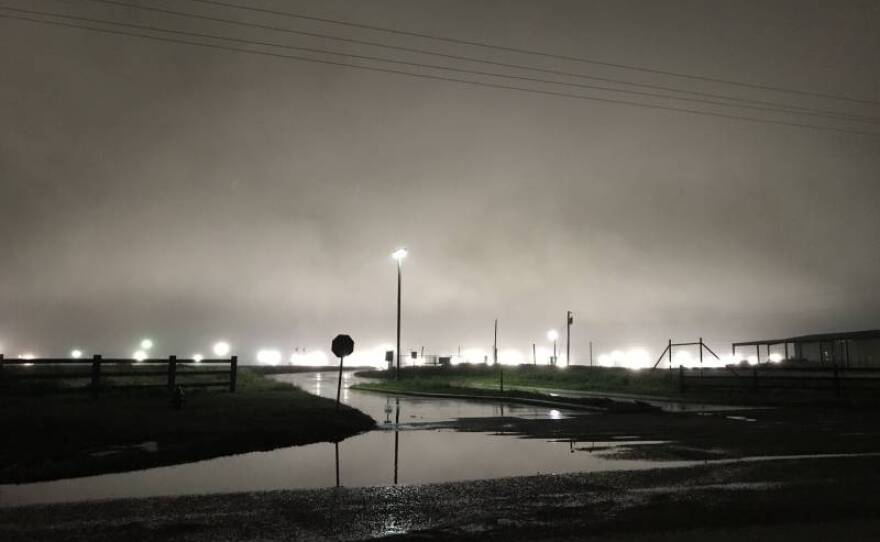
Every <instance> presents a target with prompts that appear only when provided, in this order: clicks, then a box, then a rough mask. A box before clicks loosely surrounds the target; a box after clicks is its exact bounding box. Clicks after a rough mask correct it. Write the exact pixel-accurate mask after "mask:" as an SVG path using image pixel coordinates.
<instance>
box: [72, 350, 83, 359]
mask: <svg viewBox="0 0 880 542" xmlns="http://www.w3.org/2000/svg"><path fill="white" fill-rule="evenodd" d="M70 357H72V358H73V359H79V358H81V357H83V353H82V350H78V349H76V348H74V349H73V350H71V351H70Z"/></svg>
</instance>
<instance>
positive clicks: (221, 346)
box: [214, 341, 229, 357]
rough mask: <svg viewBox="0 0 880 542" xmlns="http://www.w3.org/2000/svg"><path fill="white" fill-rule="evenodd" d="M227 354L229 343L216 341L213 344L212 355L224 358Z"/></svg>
mask: <svg viewBox="0 0 880 542" xmlns="http://www.w3.org/2000/svg"><path fill="white" fill-rule="evenodd" d="M228 354H229V343H228V342H226V341H218V342H216V343H214V355H215V356H220V357H224V356H226V355H228Z"/></svg>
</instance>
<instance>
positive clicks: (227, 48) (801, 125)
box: [0, 8, 880, 137]
mask: <svg viewBox="0 0 880 542" xmlns="http://www.w3.org/2000/svg"><path fill="white" fill-rule="evenodd" d="M4 9H9V8H4ZM0 18H6V19H15V20H19V21H27V22H32V23H37V24H47V25H54V26H62V27H68V28H77V29H82V30H88V31H91V32H99V33H104V34H113V35H119V36H128V37H137V38H143V39H149V40H154V41H159V42H166V43H177V44H184V45H192V46H196V47H203V48H208V49H216V50H222V51H234V52H240V53H249V54H254V55H262V56H270V57H275V58H282V59H288V60H298V61H302V62H311V63H315V64H324V65H329V66H337V67H344V68H353V69H358V70H364V71H374V72H381V73H389V74H394V75H404V76H408V77H415V78H420V79H428V80H433V81H448V82H453V83H461V84H465V85H470V86H478V87H486V88H494V89H500V90H511V91H519V92H526V93H531V94H540V95H546V96H556V97H561V98H572V99H577V100H586V101H595V102H602V103H611V104H618V105H629V106H634V107H641V108H645V109H655V110H660V111H672V112H678V113H689V114H693V115H701V116H707V117H715V118H722V119H732V120H740V121H746V122H754V123H761V124H773V125H779V126H791V127H796V128H808V129H814V130H827V131H833V132H839V133H845V134H857V135H867V136H875V137H876V136H880V133H878V132H870V131H862V130H852V129H847V128H837V127H832V126H822V125H817V124H807V123H800V122H789V121H783V120H771V119H762V118H756V117H745V116H741V115H731V114H726V113H716V112H710V111H700V110H695V109H686V108H682V107H672V106H663V105H654V104H645V103H639V102H631V101H627V100H617V99H613V98H600V97H595V96H583V95H579V94H568V93H564V92H556V91H551V90H541V89H535V88H529V87H517V86H512V85H501V84H497V83H487V82H484V81H474V80H470V79H458V78H453V77H443V76H439V75H431V74H425V73H413V72H407V71H403V70H394V69H390V68H378V67H374V66H362V65H359V64H350V63H346V62H336V61H331V60H319V59H315V58H309V57H303V56H298V55H288V54H283V53H276V52H271V51H261V50H255V49H242V48H238V47H231V46H228V45H218V44H213V43H203V42H196V41H187V40H181V39H176V38H166V37H161V36H155V35H150V34H139V33H134V32H125V31H122V30H111V29H107V28H96V27H92V26H86V25H80V24H76V23H67V22H61V21H49V20H44V19H34V18H31V17H25V16H20V15H7V14H0Z"/></svg>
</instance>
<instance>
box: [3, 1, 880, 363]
mask: <svg viewBox="0 0 880 542" xmlns="http://www.w3.org/2000/svg"><path fill="white" fill-rule="evenodd" d="M129 1H134V0H129ZM234 1H235V2H236V3H240V4H245V5H249V6H258V7H263V8H275V9H283V10H285V11H290V12H295V13H304V14H309V15H313V16H319V17H327V18H332V19H340V20H346V21H353V22H358V23H364V24H369V25H378V26H383V27H389V28H396V29H401V30H406V31H411V32H422V33H429V34H434V35H439V36H447V37H453V38H458V39H463V40H471V41H481V42H491V43H494V44H502V45H505V46H510V47H515V48H521V49H531V50H540V51H548V52H554V53H559V54H562V55H566V56H575V57H585V58H590V59H598V60H603V61H607V62H612V63H619V64H626V65H633V66H641V67H648V68H652V69H659V70H664V71H672V72H681V73H687V74H698V75H701V76H706V77H712V78H722V79H727V80H734V81H740V82H746V83H749V84H756V85H767V86H774V87H784V88H789V89H800V90H806V91H810V92H815V93H822V94H829V95H836V96H846V97H850V98H854V99H858V100H862V101H861V102H856V101H851V100H834V99H830V98H819V97H815V96H805V95H798V94H793V93H782V92H775V91H769V90H758V89H754V88H746V87H741V86H732V85H723V84H717V83H709V82H701V81H696V80H690V79H684V78H676V77H671V76H661V75H658V74H651V73H647V72H639V71H632V70H623V69H618V68H610V67H601V66H597V65H589V64H583V63H576V62H571V61H563V60H560V59H554V58H548V57H536V56H529V55H523V54H516V53H512V52H504V51H499V50H491V49H483V48H477V47H473V46H463V45H454V44H450V43H446V42H439V41H432V40H428V39H419V38H415V37H412V36H401V35H393V34H385V33H382V32H378V31H372V30H367V29H362V28H352V27H345V26H339V25H333V24H329V23H320V22H316V21H304V20H297V19H289V18H287V19H286V18H283V17H280V16H272V15H269V14H265V13H258V12H247V11H242V10H235V9H231V8H224V7H219V6H212V5H208V4H204V3H197V2H190V1H175V2H171V1H158V0H157V1H155V2H148V1H145V0H144V1H141V2H136V1H134V3H136V4H138V3H139V4H141V5H144V6H161V7H165V8H169V9H175V10H180V11H187V12H191V13H202V14H210V15H212V16H218V17H224V18H233V19H238V20H242V21H251V22H259V23H263V24H273V25H279V26H285V27H288V28H295V29H299V30H306V31H313V32H323V33H328V34H333V35H336V36H342V37H349V38H357V39H369V40H375V41H382V42H386V43H390V44H395V45H403V46H411V47H420V48H428V49H431V50H435V51H439V52H445V53H451V54H464V55H469V56H479V57H481V58H486V59H492V60H495V61H501V62H512V63H519V64H529V65H533V66H541V67H544V68H547V69H556V70H564V71H571V72H579V73H585V74H591V75H594V76H601V77H608V78H619V79H626V80H629V81H635V82H640V83H646V84H654V85H667V86H674V87H677V88H682V89H688V90H693V91H699V92H714V93H720V94H725V95H728V96H739V97H743V98H748V99H755V100H767V101H773V102H776V103H779V104H786V105H791V106H799V107H808V108H816V109H823V110H832V111H839V112H843V113H847V114H850V115H858V116H861V117H873V118H875V119H880V2H877V1H834V2H832V1H824V2H819V1H803V0H787V1H782V0H772V1H767V0H760V1H758V0H750V1H729V2H721V1H715V2H710V1H696V0H692V1H686V0H677V1H665V2H655V1H649V0H644V1H613V2H612V1H607V2H599V1H583V2H575V1H541V2H538V1H533V2H526V1H519V2H508V1H483V2H473V1H470V0H461V1H446V2H428V1H411V0H399V1H374V2H363V1H349V2H342V1H324V0H321V1H313V2H282V1H280V0H275V1H272V0H234ZM0 5H2V6H5V7H15V8H20V9H30V10H39V11H47V12H49V11H51V12H55V13H65V14H71V15H75V16H80V17H94V18H100V19H113V20H118V21H122V22H126V23H133V24H139V25H161V26H163V27H167V28H174V29H180V30H184V31H199V32H212V33H222V34H224V35H228V36H236V37H238V38H241V39H249V40H267V41H273V42H283V43H287V44H292V45H297V46H307V47H320V48H327V49H333V50H335V51H339V52H350V53H356V54H372V55H382V56H385V57H388V58H394V59H404V60H408V61H409V60H415V61H426V62H432V63H441V64H444V65H448V66H463V67H467V68H471V69H492V70H495V71H505V72H507V73H515V70H512V69H506V70H504V69H502V68H497V67H491V66H489V67H487V66H481V65H477V64H474V63H470V64H468V63H466V62H460V61H454V60H449V59H446V60H444V59H438V58H431V57H426V56H424V55H421V56H420V55H416V54H407V53H403V52H399V51H388V50H383V49H379V48H375V47H373V48H370V47H367V46H356V45H352V44H345V43H336V42H332V41H328V40H326V39H318V38H306V37H301V36H295V35H289V34H285V33H277V32H275V33H273V32H270V31H267V30H260V29H255V28H243V27H236V26H233V25H228V24H220V23H209V22H206V21H196V20H191V19H189V20H188V19H185V18H181V17H174V16H172V15H168V14H160V13H151V12H146V11H141V10H134V9H130V8H125V7H121V6H111V5H106V4H102V3H96V2H91V1H88V0H80V1H67V0H58V1H55V0H33V1H31V0H28V1H25V0H0ZM10 14H13V12H10V11H8V10H2V9H0V15H10ZM15 14H16V15H17V16H18V15H21V13H18V12H15ZM33 17H35V18H40V17H36V16H33ZM42 18H45V17H42ZM128 31H133V30H131V29H129V30H128ZM263 49H264V50H265V49H266V48H265V47H264V48H263ZM284 53H285V54H298V53H296V52H293V51H285V52H284ZM306 56H312V57H314V58H318V59H329V60H334V61H345V62H355V63H360V64H363V65H378V64H377V63H375V62H368V61H351V60H345V59H344V58H340V57H330V56H327V55H323V56H322V55H320V54H312V55H306ZM407 70H410V71H419V72H420V73H438V72H437V71H436V70H435V71H431V70H427V69H418V68H412V69H410V68H407ZM442 75H448V74H442ZM533 75H534V74H533ZM456 77H461V78H470V79H479V78H478V77H474V76H456ZM536 77H546V75H541V74H538V75H536ZM482 80H488V79H486V78H482ZM580 82H582V83H587V84H595V83H590V82H589V81H580ZM514 86H528V87H530V88H541V89H544V88H550V87H547V86H546V85H539V84H532V83H522V84H516V85H514ZM554 90H559V89H556V88H555V87H554ZM562 91H563V92H566V93H577V94H583V95H587V96H597V97H609V96H612V94H610V93H608V92H601V91H591V90H584V89H580V90H573V89H571V88H568V89H562ZM613 97H615V98H620V99H627V100H635V101H639V102H642V103H646V104H660V103H666V102H662V100H657V99H652V98H644V97H643V98H635V97H622V98H621V97H619V96H613ZM865 102H875V103H873V104H872V103H865ZM668 103H669V104H671V105H675V106H677V107H687V108H691V109H698V110H707V111H723V112H725V113H727V114H733V115H741V116H749V117H760V118H765V119H782V120H784V121H794V122H799V123H806V124H818V125H822V126H831V127H837V128H841V129H842V130H843V131H834V130H826V129H815V128H807V127H795V126H789V125H774V124H766V123H757V122H750V121H743V120H736V119H727V118H717V117H708V116H700V115H694V114H688V113H682V112H673V111H668V110H658V109H650V108H643V107H633V106H629V105H620V104H612V103H607V102H598V101H589V100H581V99H571V98H566V97H559V96H551V95H546V94H537V93H527V92H521V91H513V90H503V89H498V88H487V87H479V86H473V85H467V84H463V83H457V82H449V81H440V80H436V79H420V78H413V77H408V76H405V75H396V74H389V73H380V72H374V71H366V70H358V69H352V68H345V67H340V66H333V65H326V64H318V63H309V62H302V61H295V60H291V59H284V58H276V57H270V56H259V55H253V54H247V53H241V52H233V51H226V50H216V49H206V48H199V47H193V46H188V45H183V44H174V43H165V42H157V41H151V40H145V39H142V38H137V37H130V36H120V35H107V34H102V33H96V32H89V31H85V30H81V29H74V28H69V27H60V26H53V25H44V24H36V23H32V22H26V21H21V20H13V19H9V18H0V249H2V254H3V259H2V261H3V265H2V271H0V345H2V346H0V351H2V352H5V353H6V354H7V355H16V354H18V353H20V352H25V351H33V352H36V353H39V354H44V355H48V354H64V353H66V352H67V350H69V349H70V348H71V347H73V346H79V347H81V348H83V350H84V351H86V352H88V353H93V352H95V353H105V354H114V353H115V354H127V353H129V352H130V351H131V350H132V349H133V348H134V346H135V345H136V342H137V340H138V339H140V338H141V337H143V336H150V337H153V338H154V340H155V341H156V343H157V351H158V352H159V353H163V354H172V353H179V354H187V353H189V352H192V351H197V350H202V351H207V350H209V346H210V344H211V343H212V342H213V341H214V340H215V339H218V338H224V339H227V340H229V341H230V342H231V343H232V344H233V345H234V347H235V349H236V350H237V351H238V352H240V353H241V354H242V355H243V356H245V357H249V356H251V355H252V354H253V352H254V350H255V349H256V348H258V347H263V346H274V347H277V348H280V349H282V350H284V351H286V352H289V351H291V350H292V349H293V348H294V347H297V346H307V347H310V348H323V349H329V342H330V339H331V338H332V337H333V335H335V334H336V333H337V332H348V333H350V334H351V335H352V336H354V338H355V340H356V341H358V344H359V345H364V346H372V345H375V344H377V343H379V342H393V338H394V318H395V287H396V277H395V267H394V262H393V260H391V258H390V253H391V252H392V251H393V249H395V248H396V247H397V246H400V245H403V246H406V247H407V248H408V249H409V257H408V258H407V259H406V260H405V262H404V269H403V271H404V277H403V278H404V284H403V285H404V330H403V333H404V339H403V344H404V348H409V347H418V346H422V345H424V346H425V349H426V351H428V352H452V351H454V350H455V349H456V348H457V347H458V345H459V344H461V345H462V346H463V347H487V346H488V345H489V344H491V340H492V321H493V320H494V319H495V318H499V319H500V335H499V340H500V343H501V344H502V345H503V346H505V347H511V348H518V349H521V350H523V351H525V350H527V349H528V348H530V344H531V343H532V342H535V341H537V342H539V343H544V344H546V338H545V334H546V331H547V330H548V329H550V328H552V327H556V328H559V329H562V327H563V325H564V317H565V311H566V310H572V311H574V313H575V326H574V327H573V336H574V343H573V350H574V355H575V359H576V360H577V359H578V358H579V357H581V356H583V355H585V352H586V343H587V341H588V340H592V341H594V343H595V345H596V346H595V348H596V351H597V353H598V352H600V351H603V350H610V349H612V348H628V347H630V346H642V347H645V348H647V349H648V350H649V351H651V352H655V351H656V352H657V353H659V350H661V349H662V348H663V347H664V345H665V341H666V339H667V338H669V337H672V338H674V339H676V340H696V338H697V337H699V336H702V337H704V338H705V339H706V340H707V342H708V343H709V344H710V345H711V346H717V347H718V350H724V351H727V349H728V346H729V345H728V346H724V343H727V342H729V341H730V340H733V339H751V338H762V337H776V336H787V335H794V334H801V333H808V332H818V331H834V330H848V329H866V328H878V327H880V293H878V288H877V284H878V283H877V277H878V267H880V251H878V234H880V124H878V123H873V124H872V123H865V122H852V121H837V120H833V119H828V118H814V117H810V116H804V115H791V114H779V113H766V112H760V111H746V110H738V109H733V108H724V107H711V106H706V105H693V104H690V105H689V104H687V103H682V102H675V103H673V102H668ZM855 131H866V132H872V131H873V132H874V133H876V134H878V135H866V134H859V133H853V132H855Z"/></svg>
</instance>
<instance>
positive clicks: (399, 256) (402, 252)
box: [391, 248, 406, 380]
mask: <svg viewBox="0 0 880 542" xmlns="http://www.w3.org/2000/svg"><path fill="white" fill-rule="evenodd" d="M391 257H392V258H394V259H395V260H397V350H396V351H395V352H396V353H397V369H396V370H395V372H394V378H395V379H397V380H400V298H401V282H402V279H401V276H402V274H403V273H402V272H401V263H402V262H403V259H404V258H405V257H406V249H405V248H399V249H397V250H395V251H394V252H393V253H392V254H391Z"/></svg>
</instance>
